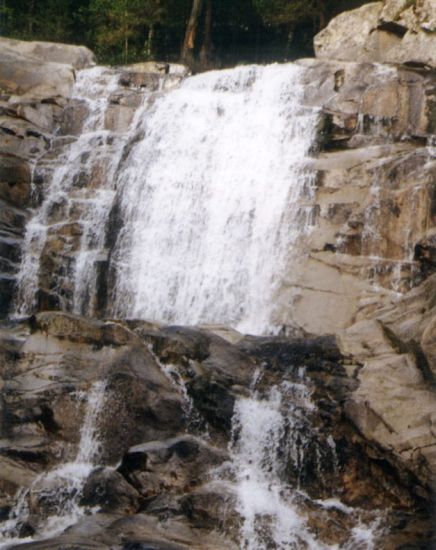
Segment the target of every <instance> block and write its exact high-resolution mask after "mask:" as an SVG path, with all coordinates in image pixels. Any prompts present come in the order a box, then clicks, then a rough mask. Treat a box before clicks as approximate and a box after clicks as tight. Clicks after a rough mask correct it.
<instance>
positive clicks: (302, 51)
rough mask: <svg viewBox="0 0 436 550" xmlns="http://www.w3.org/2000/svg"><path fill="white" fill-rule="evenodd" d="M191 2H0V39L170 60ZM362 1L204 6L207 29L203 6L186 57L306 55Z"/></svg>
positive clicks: (223, 60) (108, 57)
mask: <svg viewBox="0 0 436 550" xmlns="http://www.w3.org/2000/svg"><path fill="white" fill-rule="evenodd" d="M408 1H412V0H408ZM413 1H414V0H413ZM192 3H193V0H0V34H2V35H3V36H10V37H12V38H19V39H27V40H29V39H31V40H49V41H60V42H66V43H75V44H85V45H87V46H88V47H90V48H91V49H93V50H94V51H95V52H96V53H97V55H98V57H99V60H100V61H101V62H103V63H126V62H134V61H139V60H145V59H149V58H155V59H161V60H168V61H176V60H178V58H179V54H180V50H181V45H182V43H183V38H184V34H185V29H186V25H187V22H188V19H189V16H190V13H191V9H192V5H193V4H192ZM362 3H365V0H212V4H211V6H212V24H211V25H206V20H207V17H206V11H207V10H206V8H203V11H202V13H201V14H200V16H199V18H198V29H197V31H196V32H197V34H196V48H195V52H194V55H195V56H199V55H200V53H201V49H202V47H203V46H204V45H205V44H206V43H207V44H208V48H209V50H210V53H211V57H213V59H214V63H215V66H222V65H232V64H235V63H238V62H245V61H247V62H266V61H273V60H284V59H292V58H295V57H296V56H298V55H310V54H311V52H312V49H311V48H312V46H311V43H312V37H313V35H314V33H316V32H317V31H318V30H319V29H320V28H321V27H322V26H324V25H325V24H326V23H327V22H328V20H329V19H330V18H331V17H332V16H333V15H335V14H336V13H338V12H339V11H341V10H344V9H351V8H354V7H357V5H361V4H362ZM203 5H204V6H209V3H208V2H206V1H205V2H204V3H203ZM206 28H207V29H208V30H207V32H206ZM206 36H207V39H206Z"/></svg>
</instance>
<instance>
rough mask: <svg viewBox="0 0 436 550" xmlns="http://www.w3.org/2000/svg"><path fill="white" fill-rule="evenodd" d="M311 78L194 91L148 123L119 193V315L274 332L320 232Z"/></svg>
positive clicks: (224, 82) (209, 85)
mask: <svg viewBox="0 0 436 550" xmlns="http://www.w3.org/2000/svg"><path fill="white" fill-rule="evenodd" d="M303 71H304V69H303V68H301V67H298V66H296V65H292V64H287V65H271V66H267V67H256V66H248V67H237V68H235V69H231V70H224V71H215V72H211V73H205V74H202V75H198V76H195V77H193V78H189V79H186V80H185V81H184V82H183V83H182V85H181V86H180V87H179V88H178V89H176V90H172V91H171V92H170V93H167V94H164V95H163V96H162V97H161V98H159V99H158V100H157V101H156V103H155V104H154V106H153V109H152V110H151V112H149V113H147V116H146V117H145V118H144V120H143V131H144V138H143V139H142V140H141V141H139V142H138V143H136V144H135V145H134V146H133V148H132V149H131V151H130V156H129V159H128V162H126V168H125V169H124V171H123V173H122V174H120V175H119V183H118V188H119V189H120V190H121V191H120V205H121V212H122V218H123V220H124V226H123V228H122V230H121V232H120V235H119V238H118V242H117V244H116V247H115V250H114V254H113V256H112V269H113V271H114V272H115V275H116V285H115V288H113V289H112V298H113V302H114V305H113V309H112V312H111V313H112V315H115V316H121V317H134V318H143V319H148V320H152V321H160V322H165V323H176V324H198V323H210V322H212V323H223V324H226V325H232V326H234V327H237V328H238V329H240V330H242V331H250V332H254V333H259V332H266V331H268V330H269V329H270V328H271V325H273V324H274V323H273V316H274V299H275V298H276V293H277V291H278V290H279V287H280V282H281V281H282V279H283V277H284V275H285V272H286V269H289V267H290V265H291V264H292V261H293V259H295V256H296V251H295V248H296V245H297V241H298V239H299V238H300V237H301V236H302V235H304V233H305V231H307V230H308V228H309V227H310V223H311V218H310V215H311V202H310V201H311V190H312V188H313V179H314V174H313V173H312V172H311V171H310V170H309V168H308V166H307V162H306V158H307V156H308V154H309V152H310V150H311V147H313V145H314V142H315V135H316V127H317V120H318V117H317V112H316V111H314V110H311V109H308V108H305V107H303V106H302V98H303V92H304V90H303V85H302V83H301V75H302V72H303Z"/></svg>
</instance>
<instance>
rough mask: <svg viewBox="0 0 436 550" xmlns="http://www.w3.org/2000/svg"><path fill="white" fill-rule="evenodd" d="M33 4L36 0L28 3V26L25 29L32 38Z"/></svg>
mask: <svg viewBox="0 0 436 550" xmlns="http://www.w3.org/2000/svg"><path fill="white" fill-rule="evenodd" d="M35 2H36V0H31V1H30V2H29V15H28V21H27V23H28V25H27V28H28V31H29V36H30V37H32V36H33V28H34V27H33V25H34V22H35V20H34V17H35Z"/></svg>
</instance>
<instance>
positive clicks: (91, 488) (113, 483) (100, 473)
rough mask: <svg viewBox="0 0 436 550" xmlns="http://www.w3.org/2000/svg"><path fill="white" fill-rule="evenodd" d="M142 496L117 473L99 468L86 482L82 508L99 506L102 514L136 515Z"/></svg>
mask: <svg viewBox="0 0 436 550" xmlns="http://www.w3.org/2000/svg"><path fill="white" fill-rule="evenodd" d="M139 504H140V496H139V494H138V493H137V491H135V489H134V488H133V487H132V486H131V485H130V484H129V483H127V482H126V480H125V479H124V478H123V477H122V476H121V475H120V474H118V473H117V472H115V471H114V470H110V469H107V468H106V469H105V468H98V469H96V470H94V471H93V472H92V473H91V475H90V476H89V478H88V479H87V480H86V483H85V486H84V488H83V494H82V498H81V505H82V506H91V507H94V506H98V508H99V509H100V511H102V512H108V513H111V512H116V513H122V514H132V513H135V512H136V511H137V510H138V508H139Z"/></svg>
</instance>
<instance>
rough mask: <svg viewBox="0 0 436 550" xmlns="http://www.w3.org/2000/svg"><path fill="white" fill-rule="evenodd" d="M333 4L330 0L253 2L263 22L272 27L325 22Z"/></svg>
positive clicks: (267, 0) (256, 0) (270, 0)
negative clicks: (315, 19) (320, 20)
mask: <svg viewBox="0 0 436 550" xmlns="http://www.w3.org/2000/svg"><path fill="white" fill-rule="evenodd" d="M331 4H332V2H331V1H330V2H329V0H253V5H254V7H255V9H256V10H257V12H258V13H259V15H260V17H261V18H262V20H263V21H264V22H265V23H266V24H267V25H272V26H280V25H284V26H295V24H297V23H299V22H301V21H302V20H305V19H313V18H319V19H322V20H324V19H325V16H326V13H327V12H328V11H329V9H330V8H331Z"/></svg>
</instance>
